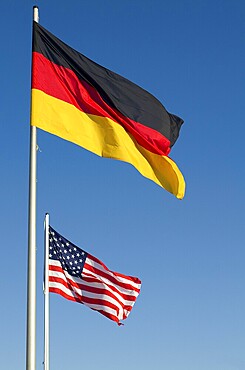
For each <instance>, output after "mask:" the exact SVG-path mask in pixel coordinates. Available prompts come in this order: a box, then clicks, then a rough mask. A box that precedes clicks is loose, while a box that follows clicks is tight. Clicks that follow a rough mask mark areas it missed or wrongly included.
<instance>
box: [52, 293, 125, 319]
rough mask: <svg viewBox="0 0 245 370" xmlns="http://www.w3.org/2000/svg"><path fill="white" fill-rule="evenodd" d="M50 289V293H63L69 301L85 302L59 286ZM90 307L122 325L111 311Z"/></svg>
mask: <svg viewBox="0 0 245 370" xmlns="http://www.w3.org/2000/svg"><path fill="white" fill-rule="evenodd" d="M49 291H50V293H56V294H59V295H61V296H62V297H64V298H66V299H68V300H69V301H73V302H78V303H81V304H83V302H81V300H79V299H75V298H73V297H71V296H69V295H67V294H66V293H64V292H63V290H61V289H58V288H49ZM90 308H91V309H92V310H94V311H97V312H100V313H101V314H102V315H104V316H106V317H108V318H109V319H111V320H113V321H116V322H117V323H118V325H120V324H119V319H118V318H117V317H116V316H114V315H112V314H110V313H108V312H105V311H103V310H96V309H95V308H92V307H90ZM125 318H126V317H125Z"/></svg>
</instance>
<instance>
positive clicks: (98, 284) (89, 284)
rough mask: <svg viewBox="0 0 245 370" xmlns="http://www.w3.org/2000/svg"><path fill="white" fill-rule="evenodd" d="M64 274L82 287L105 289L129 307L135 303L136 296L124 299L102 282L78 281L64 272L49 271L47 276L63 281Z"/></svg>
mask: <svg viewBox="0 0 245 370" xmlns="http://www.w3.org/2000/svg"><path fill="white" fill-rule="evenodd" d="M53 262H54V261H53ZM58 263H59V262H58ZM64 273H65V276H66V275H67V277H68V278H69V279H70V280H72V281H74V282H75V283H76V284H81V283H82V284H83V285H85V286H87V287H93V288H98V289H106V290H108V292H111V293H112V294H113V295H114V296H115V297H116V298H117V299H118V300H119V301H120V302H121V303H122V304H125V305H131V303H132V301H135V300H136V296H135V295H134V296H133V295H132V299H131V300H127V299H124V298H123V297H122V295H121V294H120V293H118V292H114V291H113V290H112V289H111V287H110V286H109V285H106V284H105V283H102V282H88V281H85V280H81V279H78V278H75V277H73V276H71V275H69V274H68V273H67V272H66V271H64V272H63V271H54V270H50V271H49V276H52V277H55V278H60V279H64V278H65V276H64ZM64 280H65V281H67V279H64ZM84 289H85V288H84Z"/></svg>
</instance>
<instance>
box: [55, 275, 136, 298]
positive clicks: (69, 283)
mask: <svg viewBox="0 0 245 370" xmlns="http://www.w3.org/2000/svg"><path fill="white" fill-rule="evenodd" d="M64 276H65V275H64ZM49 281H50V282H56V283H60V284H62V285H64V286H65V287H66V288H67V289H69V290H71V291H73V287H74V288H78V289H80V290H82V291H84V292H89V293H93V294H104V295H105V296H106V295H107V296H108V297H111V298H113V299H115V300H116V301H117V302H118V303H119V304H120V305H123V303H122V302H121V301H120V300H119V299H118V297H117V296H116V295H115V294H113V293H112V292H110V291H109V290H108V289H105V288H95V287H91V286H87V285H85V284H83V283H76V282H75V281H73V280H71V279H69V278H67V277H66V276H65V280H64V279H62V278H59V277H56V276H49ZM95 282H96V283H98V282H99V280H95ZM99 283H100V284H101V282H99ZM116 292H117V293H118V294H119V295H120V296H121V297H122V299H124V300H127V301H132V302H135V301H136V297H133V296H126V295H125V294H121V293H120V292H118V291H116ZM74 293H75V294H76V292H74Z"/></svg>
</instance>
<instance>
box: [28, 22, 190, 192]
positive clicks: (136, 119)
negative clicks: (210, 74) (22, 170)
mask: <svg viewBox="0 0 245 370" xmlns="http://www.w3.org/2000/svg"><path fill="white" fill-rule="evenodd" d="M182 123H183V120H182V119H181V118H179V117H177V116H175V115H173V114H170V113H168V112H167V111H166V109H165V108H164V107H163V105H162V104H161V103H160V102H159V101H158V100H157V99H156V98H155V97H154V96H152V95H151V94H150V93H148V92H147V91H145V90H144V89H142V88H141V87H139V86H137V85H136V84H134V83H132V82H131V81H129V80H127V79H126V78H124V77H122V76H120V75H118V74H116V73H114V72H112V71H110V70H108V69H106V68H104V67H102V66H100V65H98V64H97V63H95V62H93V61H92V60H90V59H88V58H87V57H85V56H84V55H82V54H80V53H78V52H77V51H76V50H74V49H72V48H71V47H69V46H68V45H66V44H65V43H63V42H62V41H61V40H59V39H58V38H56V37H55V36H54V35H52V34H51V33H50V32H48V31H47V30H46V29H45V28H43V27H42V26H40V25H39V24H38V23H36V22H34V25H33V63H32V114H31V125H33V126H36V127H39V128H41V129H43V130H45V131H47V132H49V133H52V134H54V135H57V136H59V137H61V138H63V139H65V140H68V141H71V142H73V143H75V144H77V145H80V146H82V147H83V148H85V149H87V150H90V151H91V152H93V153H95V154H97V155H99V156H102V157H108V158H114V159H118V160H121V161H125V162H128V163H130V164H132V165H133V166H134V167H135V168H136V169H137V170H138V171H139V172H140V173H141V174H142V175H143V176H145V177H147V178H149V179H151V180H152V181H154V182H155V183H157V184H158V185H160V186H162V187H163V188H165V189H166V190H168V191H169V192H171V193H173V194H174V195H175V196H176V197H177V198H180V199H181V198H183V196H184V192H185V181H184V178H183V176H182V174H181V172H180V171H179V169H178V167H177V165H176V164H175V163H174V162H173V161H172V159H170V158H169V157H168V155H169V152H170V148H171V147H172V146H173V145H174V143H175V141H176V140H177V138H178V136H179V131H180V127H181V125H182Z"/></svg>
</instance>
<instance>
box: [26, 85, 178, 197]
mask: <svg viewBox="0 0 245 370" xmlns="http://www.w3.org/2000/svg"><path fill="white" fill-rule="evenodd" d="M31 125H32V126H36V127H38V128H40V129H42V130H44V131H47V132H49V133H51V134H54V135H57V136H59V137H61V138H63V139H65V140H68V141H71V142H73V143H75V144H77V145H80V146H82V147H83V148H85V149H87V150H89V151H91V152H93V153H95V154H97V155H99V156H101V157H107V158H114V159H118V160H121V161H124V162H128V163H131V164H132V165H133V166H134V167H135V168H136V169H137V170H138V171H139V172H140V173H141V174H142V175H143V176H145V177H147V178H148V179H150V180H153V181H154V182H155V183H157V184H158V185H160V186H162V187H163V188H164V189H166V190H167V191H169V192H170V193H172V194H174V195H175V196H176V197H177V198H179V199H182V198H183V197H184V193H185V181H184V178H183V176H182V174H181V172H180V170H179V169H178V167H177V166H176V164H175V163H174V162H173V161H172V160H171V159H170V158H168V157H165V156H160V155H157V154H153V153H151V152H150V151H148V150H146V149H145V148H143V147H142V146H140V145H139V144H138V143H137V142H136V141H135V140H134V138H133V137H132V136H130V135H129V134H128V133H127V132H126V131H125V130H124V128H123V127H122V126H120V125H119V124H117V123H115V122H114V121H112V120H111V119H109V118H106V117H100V116H96V115H92V114H86V113H83V112H81V111H80V110H78V109H77V108H76V107H74V106H73V105H72V104H69V103H66V102H64V101H62V100H59V99H57V98H54V97H52V96H49V95H47V94H45V93H44V92H42V91H40V90H36V89H32V114H31Z"/></svg>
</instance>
